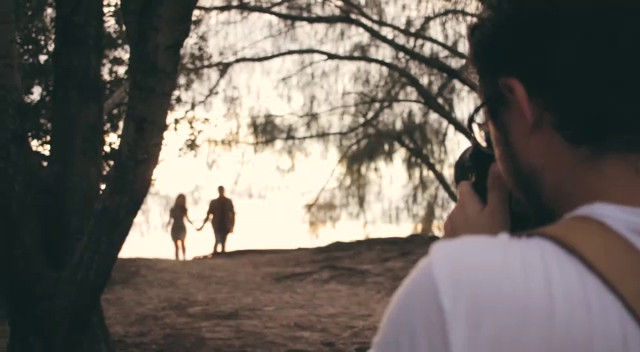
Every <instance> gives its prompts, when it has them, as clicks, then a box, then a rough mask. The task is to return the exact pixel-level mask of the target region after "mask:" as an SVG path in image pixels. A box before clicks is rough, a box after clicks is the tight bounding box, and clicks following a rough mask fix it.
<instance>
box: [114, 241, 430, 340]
mask: <svg viewBox="0 0 640 352" xmlns="http://www.w3.org/2000/svg"><path fill="white" fill-rule="evenodd" d="M431 242H432V240H431V239H429V238H426V237H424V236H411V237H408V238H403V239H401V238H390V239H372V240H366V241H360V242H354V243H334V244H332V245H329V246H327V247H323V248H315V249H299V250H291V251H243V252H234V253H229V254H227V255H224V256H218V257H216V258H212V259H197V260H191V261H186V262H175V261H168V260H151V259H121V260H119V261H118V262H117V264H116V267H115V270H114V272H113V276H112V279H111V282H110V284H109V287H108V288H107V290H106V292H105V294H104V296H103V299H102V302H103V305H104V309H105V315H106V317H107V323H108V325H109V328H110V330H111V334H112V336H113V338H114V340H115V342H116V345H117V347H118V351H121V352H133V351H136V352H138V351H167V352H169V351H170V352H198V351H224V352H236V351H288V352H294V351H297V352H303V351H366V350H367V349H368V347H369V343H370V341H371V338H372V337H373V335H374V333H375V330H376V326H377V323H378V321H379V320H380V317H381V314H382V312H383V310H384V308H385V306H386V304H387V302H388V300H389V298H390V296H391V294H392V293H393V291H394V290H395V288H396V287H397V286H398V284H399V283H400V281H401V280H402V278H404V276H405V275H406V274H407V272H408V271H409V270H410V269H411V267H412V266H413V265H414V264H415V262H416V261H417V260H418V259H420V257H422V256H423V255H424V254H425V253H426V251H427V248H428V246H429V244H430V243H431Z"/></svg>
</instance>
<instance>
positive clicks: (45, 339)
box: [8, 302, 115, 352]
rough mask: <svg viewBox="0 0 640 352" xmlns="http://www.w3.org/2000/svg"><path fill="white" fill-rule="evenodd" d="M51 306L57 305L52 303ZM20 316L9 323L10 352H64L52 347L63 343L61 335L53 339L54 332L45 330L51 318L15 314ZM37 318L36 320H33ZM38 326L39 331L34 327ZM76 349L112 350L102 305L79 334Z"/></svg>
mask: <svg viewBox="0 0 640 352" xmlns="http://www.w3.org/2000/svg"><path fill="white" fill-rule="evenodd" d="M51 304H56V303H55V302H52V303H51ZM16 313H17V314H22V319H19V320H18V321H16V319H14V320H13V321H12V326H11V336H10V340H9V346H8V347H9V349H8V351H9V352H22V351H29V352H51V351H67V350H68V349H67V348H66V347H65V348H57V347H52V346H55V345H54V344H55V343H56V341H60V340H65V339H66V338H65V337H64V336H55V334H56V330H55V329H49V330H48V329H47V326H51V324H52V323H55V322H52V321H47V320H48V319H50V317H47V316H42V314H40V313H39V312H34V311H31V312H26V311H21V312H16ZM36 319H37V320H36ZM36 327H39V328H36ZM78 334H79V348H78V349H77V350H78V351H82V352H113V351H115V347H114V344H113V342H112V341H111V337H110V335H109V331H108V329H107V325H106V324H105V321H104V315H103V313H102V306H100V305H99V306H98V309H97V310H96V312H95V313H94V314H92V316H91V318H90V319H89V320H88V321H87V323H86V327H85V329H84V331H79V332H78Z"/></svg>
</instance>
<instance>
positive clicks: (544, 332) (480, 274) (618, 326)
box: [372, 203, 640, 352]
mask: <svg viewBox="0 0 640 352" xmlns="http://www.w3.org/2000/svg"><path fill="white" fill-rule="evenodd" d="M575 215H582V216H588V217H591V218H594V219H597V220H599V221H601V222H603V223H605V224H607V225H608V226H609V227H611V228H612V229H613V230H615V231H616V232H618V233H619V234H621V235H623V236H625V237H626V238H627V239H628V240H630V241H631V242H632V243H633V244H634V245H635V246H636V247H637V248H638V249H639V250H640V208H635V207H625V206H620V205H614V204H606V203H594V204H590V205H586V206H583V207H580V208H578V209H577V210H575V211H573V212H572V213H571V214H569V215H567V216H575ZM638 280H640V278H638ZM372 351H374V352H410V351H411V352H415V351H426V352H462V351H464V352H467V351H473V352H507V351H518V352H528V351H531V352H568V351H580V352H596V351H598V352H615V351H633V352H639V351H640V328H639V327H638V324H637V323H636V322H635V320H634V319H633V317H632V316H631V315H630V314H629V313H628V312H627V311H626V310H625V308H624V307H623V305H622V304H621V303H620V301H619V300H618V298H616V297H615V296H614V295H613V294H612V293H611V291H610V290H609V289H608V288H607V287H606V286H605V285H604V284H603V283H602V281H600V279H599V278H597V277H596V276H595V275H594V274H593V273H592V272H591V271H589V270H588V269H587V268H586V267H585V266H584V264H583V263H581V262H580V261H579V260H578V259H576V258H575V257H573V256H572V255H571V254H569V253H567V252H566V251H565V250H564V249H562V248H560V247H559V246H558V245H557V244H555V243H553V242H551V241H549V240H546V239H544V238H539V237H526V238H517V237H513V236H509V235H508V234H500V235H497V236H487V235H475V236H463V237H460V238H456V239H447V240H441V241H438V242H437V243H435V244H434V245H433V246H432V247H431V249H430V250H429V255H428V256H426V257H425V258H423V259H422V260H421V261H420V262H419V263H418V264H417V265H416V267H415V268H414V269H413V270H412V272H411V273H410V274H409V276H408V277H407V278H406V279H405V280H404V281H403V283H402V285H401V286H400V287H399V288H398V290H397V291H396V293H395V294H394V295H393V297H392V299H391V302H390V304H389V306H388V307H387V311H386V313H385V316H384V318H383V320H382V322H381V324H380V327H379V329H378V333H377V335H376V337H375V339H374V341H373V346H372Z"/></svg>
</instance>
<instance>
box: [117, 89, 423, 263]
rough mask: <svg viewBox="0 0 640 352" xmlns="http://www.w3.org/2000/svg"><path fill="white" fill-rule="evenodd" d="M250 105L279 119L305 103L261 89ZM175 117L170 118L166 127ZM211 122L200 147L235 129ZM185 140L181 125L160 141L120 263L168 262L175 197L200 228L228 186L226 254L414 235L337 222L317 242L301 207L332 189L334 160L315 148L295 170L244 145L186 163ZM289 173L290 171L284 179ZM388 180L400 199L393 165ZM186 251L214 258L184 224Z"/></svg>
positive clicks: (398, 172) (207, 233)
mask: <svg viewBox="0 0 640 352" xmlns="http://www.w3.org/2000/svg"><path fill="white" fill-rule="evenodd" d="M262 82H268V81H266V80H262ZM252 103H253V104H269V106H270V108H271V111H273V112H274V113H284V112H287V111H291V110H293V109H295V107H293V108H289V109H288V107H291V106H292V105H296V104H301V103H302V102H300V101H298V102H296V99H294V100H293V101H292V102H286V103H285V102H283V101H282V100H280V99H279V98H278V97H277V96H276V95H275V94H274V89H273V87H271V86H270V85H269V84H268V83H263V84H262V85H261V89H260V90H259V91H258V92H257V97H256V99H255V100H253V102H252ZM248 108H249V107H243V108H242V109H248ZM241 113H245V112H241ZM199 114H203V116H221V115H222V114H223V112H222V111H216V110H215V109H214V110H213V111H209V112H204V111H201V112H199ZM176 116H177V115H175V114H170V116H169V118H168V121H172V120H173V119H174V118H175V117H176ZM245 116H246V115H245ZM210 122H211V123H210V124H209V125H206V126H204V130H205V131H204V134H203V138H205V139H206V138H213V139H220V138H223V137H224V136H225V133H226V132H227V131H229V130H230V129H232V128H234V126H235V123H236V122H235V121H231V120H228V119H224V118H220V117H219V118H217V119H215V118H211V121H210ZM188 133H189V130H188V129H187V127H186V126H184V125H179V126H178V129H177V131H176V130H173V129H170V130H169V131H167V132H166V133H165V140H164V146H163V149H162V153H161V156H160V164H159V165H158V167H157V168H156V170H155V172H154V179H155V181H154V185H153V187H152V189H151V191H150V194H149V196H147V199H146V201H145V203H144V205H143V207H142V209H141V210H140V212H139V214H138V216H137V218H136V220H135V221H134V225H133V227H132V229H131V232H130V234H129V237H128V238H127V241H126V242H125V244H124V247H123V249H122V251H121V252H120V256H121V257H150V258H173V256H174V247H173V242H172V240H171V236H170V233H169V231H168V229H167V228H166V223H167V220H168V216H169V209H170V207H171V206H172V204H173V202H174V200H175V197H176V196H177V195H178V194H179V193H184V194H185V195H186V197H187V207H188V209H189V216H190V218H191V219H192V220H193V221H194V223H195V224H196V225H197V226H198V227H199V226H200V225H201V224H202V220H203V218H204V216H205V214H206V210H207V207H208V204H209V201H210V200H211V199H213V198H215V197H217V187H218V186H219V185H223V186H225V188H226V190H227V196H228V197H230V198H231V199H232V200H233V201H234V205H235V209H236V227H235V233H233V234H231V235H230V237H229V239H228V242H227V249H228V250H241V249H273V248H299V247H317V246H323V245H327V244H329V243H332V242H335V241H353V240H360V239H364V238H366V237H367V236H368V237H383V236H407V235H409V234H411V232H412V230H413V224H410V223H406V224H397V225H393V224H387V223H385V222H384V221H383V220H379V219H369V220H370V221H369V224H368V225H367V226H365V225H364V223H363V222H358V221H347V220H342V221H340V222H338V223H337V224H336V226H335V228H334V227H331V226H329V227H327V228H323V229H321V230H320V231H319V233H318V235H317V236H315V235H313V234H312V233H311V232H310V231H309V227H308V222H307V218H306V214H305V209H304V206H305V204H307V203H309V202H311V201H312V200H313V199H314V198H315V197H316V195H317V194H318V191H319V190H320V189H321V188H322V186H323V185H324V184H325V183H326V182H327V180H328V179H329V180H330V184H331V181H333V182H335V180H331V179H330V175H331V172H332V170H333V168H334V167H335V165H336V162H337V160H338V156H337V154H336V153H335V152H332V151H326V150H324V149H323V148H322V147H321V146H320V145H316V146H315V147H314V146H312V147H310V148H309V149H308V153H306V154H299V155H298V156H297V157H296V159H295V161H293V162H292V160H291V159H290V157H288V156H286V155H281V154H277V153H275V152H270V151H267V152H262V153H258V154H256V153H255V152H254V150H253V147H251V146H247V145H239V146H236V147H233V148H232V149H224V148H216V149H214V150H208V148H207V147H203V148H201V149H200V151H199V152H198V153H197V155H193V154H189V155H183V154H181V153H180V151H179V150H180V148H181V147H182V145H183V143H184V140H185V138H186V136H187V135H188ZM292 163H293V164H292ZM292 165H293V166H294V169H293V171H291V172H285V171H284V170H288V169H289V168H291V166H292ZM385 177H386V178H387V179H386V180H384V181H386V182H385V192H386V193H388V194H389V195H392V198H391V199H393V196H395V195H400V194H402V190H403V187H404V186H405V185H406V173H405V171H404V167H403V166H402V164H401V163H397V164H396V165H393V166H392V167H391V168H390V169H389V173H388V174H386V175H385ZM372 201H375V200H372ZM186 244H187V258H191V257H193V256H198V255H204V254H208V253H211V251H212V248H213V231H212V229H211V227H210V226H206V227H205V229H203V230H202V232H197V231H196V230H195V227H193V226H191V225H189V224H187V239H186Z"/></svg>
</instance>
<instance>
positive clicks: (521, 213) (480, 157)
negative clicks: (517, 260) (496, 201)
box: [454, 144, 538, 233]
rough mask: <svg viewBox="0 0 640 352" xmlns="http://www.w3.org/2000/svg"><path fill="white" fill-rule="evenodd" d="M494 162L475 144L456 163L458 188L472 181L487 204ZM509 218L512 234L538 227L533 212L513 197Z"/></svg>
mask: <svg viewBox="0 0 640 352" xmlns="http://www.w3.org/2000/svg"><path fill="white" fill-rule="evenodd" d="M494 161H495V157H494V156H493V154H491V153H488V152H486V151H484V150H482V148H480V147H479V146H477V145H475V144H474V145H472V146H471V147H469V148H467V149H466V150H465V151H464V152H462V154H461V155H460V157H459V158H458V160H457V161H456V163H455V167H454V179H455V183H456V186H457V185H458V184H459V183H460V182H462V181H471V186H472V187H473V190H474V191H475V192H476V194H478V196H479V197H480V199H482V201H483V202H485V203H486V202H487V181H488V179H489V168H490V167H491V164H492V163H493V162H494ZM509 216H510V218H511V229H510V231H511V233H516V232H522V231H526V230H530V229H533V228H535V227H537V226H538V224H537V223H536V222H535V220H534V217H533V216H532V215H531V212H530V211H528V210H527V208H526V206H525V205H524V204H523V203H522V202H521V201H520V200H519V199H518V198H516V197H514V196H513V195H511V196H510V197H509Z"/></svg>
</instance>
